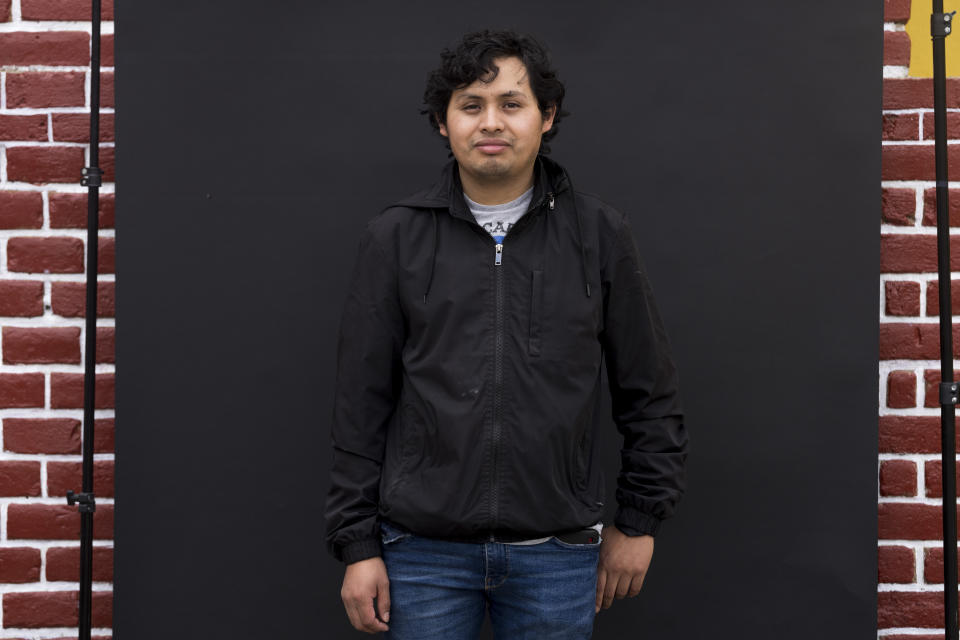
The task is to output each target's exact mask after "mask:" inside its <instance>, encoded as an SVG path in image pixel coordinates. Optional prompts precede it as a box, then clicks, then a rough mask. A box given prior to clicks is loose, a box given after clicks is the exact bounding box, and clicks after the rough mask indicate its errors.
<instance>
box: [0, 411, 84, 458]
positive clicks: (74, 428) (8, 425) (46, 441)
mask: <svg viewBox="0 0 960 640" xmlns="http://www.w3.org/2000/svg"><path fill="white" fill-rule="evenodd" d="M94 427H96V421H95V423H94ZM3 446H4V449H5V450H6V451H12V452H14V453H52V454H76V453H80V421H79V420H75V419H73V418H4V419H3Z"/></svg>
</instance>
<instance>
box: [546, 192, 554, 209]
mask: <svg viewBox="0 0 960 640" xmlns="http://www.w3.org/2000/svg"><path fill="white" fill-rule="evenodd" d="M547 196H548V197H549V198H550V204H549V205H548V206H549V207H550V211H553V192H552V191H551V192H550V193H548V194H547Z"/></svg>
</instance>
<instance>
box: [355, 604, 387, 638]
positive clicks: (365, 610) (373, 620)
mask: <svg viewBox="0 0 960 640" xmlns="http://www.w3.org/2000/svg"><path fill="white" fill-rule="evenodd" d="M360 623H361V625H362V626H363V630H364V631H367V632H369V633H376V632H377V631H386V630H387V629H388V627H387V625H385V624H384V623H382V622H380V621H379V620H377V616H376V612H374V610H373V598H365V599H364V600H363V602H362V603H361V604H360Z"/></svg>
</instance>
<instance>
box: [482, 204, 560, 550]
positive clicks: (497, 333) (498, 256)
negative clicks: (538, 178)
mask: <svg viewBox="0 0 960 640" xmlns="http://www.w3.org/2000/svg"><path fill="white" fill-rule="evenodd" d="M547 198H548V206H549V207H550V210H551V211H552V210H553V206H554V198H553V193H548V194H547ZM543 204H544V200H541V201H540V202H539V203H538V204H537V207H541V206H543ZM527 215H529V211H528V212H527ZM524 217H526V216H524ZM521 220H523V218H521ZM517 226H518V227H519V226H520V225H519V224H518V225H517ZM484 233H486V232H484ZM503 240H506V237H504V239H503ZM502 265H503V241H500V242H497V243H496V247H495V249H494V257H493V266H494V289H495V301H494V304H495V307H494V343H493V345H494V348H493V434H492V439H493V444H492V445H491V448H492V449H493V468H492V469H491V471H490V494H489V505H490V509H489V512H490V525H489V529H490V542H494V534H493V532H494V531H495V530H496V528H497V523H498V521H499V509H500V502H499V500H500V485H499V483H498V482H497V480H498V472H497V465H498V462H499V450H500V432H501V428H502V422H503V417H502V415H501V414H502V412H503V407H502V403H503V399H502V395H503V269H498V268H497V267H500V266H502Z"/></svg>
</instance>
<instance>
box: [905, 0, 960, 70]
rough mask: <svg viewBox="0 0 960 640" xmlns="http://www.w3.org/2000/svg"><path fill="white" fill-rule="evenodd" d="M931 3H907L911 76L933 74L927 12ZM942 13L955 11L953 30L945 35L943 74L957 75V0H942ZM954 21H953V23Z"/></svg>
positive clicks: (959, 62) (959, 11)
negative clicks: (945, 64)
mask: <svg viewBox="0 0 960 640" xmlns="http://www.w3.org/2000/svg"><path fill="white" fill-rule="evenodd" d="M932 4H933V3H932V2H924V1H922V0H914V1H913V2H911V3H910V19H909V20H908V21H907V34H909V36H910V69H909V71H908V72H907V75H909V76H910V77H911V78H932V77H933V44H932V43H931V41H930V15H931V14H932V13H933V8H932V6H931V5H932ZM943 11H944V13H950V12H951V11H957V15H955V16H953V22H951V26H952V27H953V28H954V33H951V34H949V35H948V36H947V37H946V40H945V42H946V45H945V50H946V58H947V75H948V76H960V0H944V2H943ZM954 22H955V23H956V24H953V23H954Z"/></svg>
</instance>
